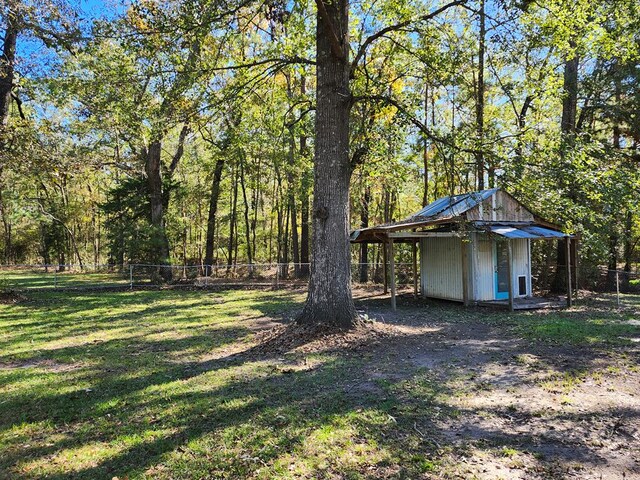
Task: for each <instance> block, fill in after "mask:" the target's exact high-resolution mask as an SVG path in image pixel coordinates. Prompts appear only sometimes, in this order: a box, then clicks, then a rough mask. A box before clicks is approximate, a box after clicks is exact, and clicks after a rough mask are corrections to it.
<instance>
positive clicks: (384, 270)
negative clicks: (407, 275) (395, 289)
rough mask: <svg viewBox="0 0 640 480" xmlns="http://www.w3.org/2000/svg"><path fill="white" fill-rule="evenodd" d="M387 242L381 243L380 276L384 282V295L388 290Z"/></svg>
mask: <svg viewBox="0 0 640 480" xmlns="http://www.w3.org/2000/svg"><path fill="white" fill-rule="evenodd" d="M387 242H388V240H387ZM387 242H385V243H383V244H382V276H383V277H384V279H383V284H384V292H383V293H384V294H385V295H386V294H387V292H388V291H389V288H388V285H389V283H388V279H389V272H388V270H387V263H388V261H389V260H388V258H387V257H388V255H387V249H388V245H387Z"/></svg>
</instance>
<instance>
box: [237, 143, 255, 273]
mask: <svg viewBox="0 0 640 480" xmlns="http://www.w3.org/2000/svg"><path fill="white" fill-rule="evenodd" d="M244 161H245V158H244V155H242V156H241V158H240V188H241V189H242V201H243V203H244V229H245V231H244V236H245V241H246V242H247V263H248V264H249V276H250V277H251V276H253V266H252V264H253V257H252V255H251V222H250V221H249V213H250V212H249V201H248V199H247V188H246V185H245V179H244Z"/></svg>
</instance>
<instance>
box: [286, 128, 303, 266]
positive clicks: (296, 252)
mask: <svg viewBox="0 0 640 480" xmlns="http://www.w3.org/2000/svg"><path fill="white" fill-rule="evenodd" d="M295 154H296V142H295V137H294V136H293V130H291V131H290V132H289V165H288V168H287V184H288V189H287V202H288V210H289V214H290V215H291V253H292V254H293V275H294V276H295V277H296V278H298V277H299V276H300V237H298V211H297V209H296V194H295V192H296V181H295V177H294V174H293V169H294V168H295V161H296V159H295Z"/></svg>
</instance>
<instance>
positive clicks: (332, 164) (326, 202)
mask: <svg viewBox="0 0 640 480" xmlns="http://www.w3.org/2000/svg"><path fill="white" fill-rule="evenodd" d="M317 4H318V15H317V21H316V48H317V50H316V51H317V53H316V63H317V67H316V70H317V104H316V120H315V121H316V123H315V134H316V135H315V157H314V188H313V195H314V197H313V210H312V211H313V214H312V222H313V232H312V236H313V254H312V257H311V279H310V281H309V294H308V296H307V301H306V304H305V307H304V310H303V311H302V314H301V315H300V317H299V318H298V322H300V323H306V324H323V325H332V326H337V327H339V328H351V327H353V326H354V325H355V322H356V320H357V318H358V314H357V312H356V309H355V306H354V304H353V299H352V298H351V266H350V252H349V248H350V247H349V180H350V177H351V168H350V161H349V109H350V100H351V93H350V90H349V60H348V59H349V38H348V31H349V2H348V0H334V1H333V2H331V3H324V1H323V0H317Z"/></svg>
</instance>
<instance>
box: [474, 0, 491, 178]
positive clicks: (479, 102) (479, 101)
mask: <svg viewBox="0 0 640 480" xmlns="http://www.w3.org/2000/svg"><path fill="white" fill-rule="evenodd" d="M478 15H479V16H480V17H479V21H480V41H479V42H478V85H477V88H476V135H477V145H476V149H477V152H476V154H475V157H476V177H477V185H478V190H483V189H484V188H485V184H484V167H485V166H484V154H483V151H482V150H483V148H484V147H483V144H484V89H485V88H484V54H485V51H484V50H485V38H484V37H485V13H484V0H480V11H479V12H478ZM490 172H493V169H490Z"/></svg>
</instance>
